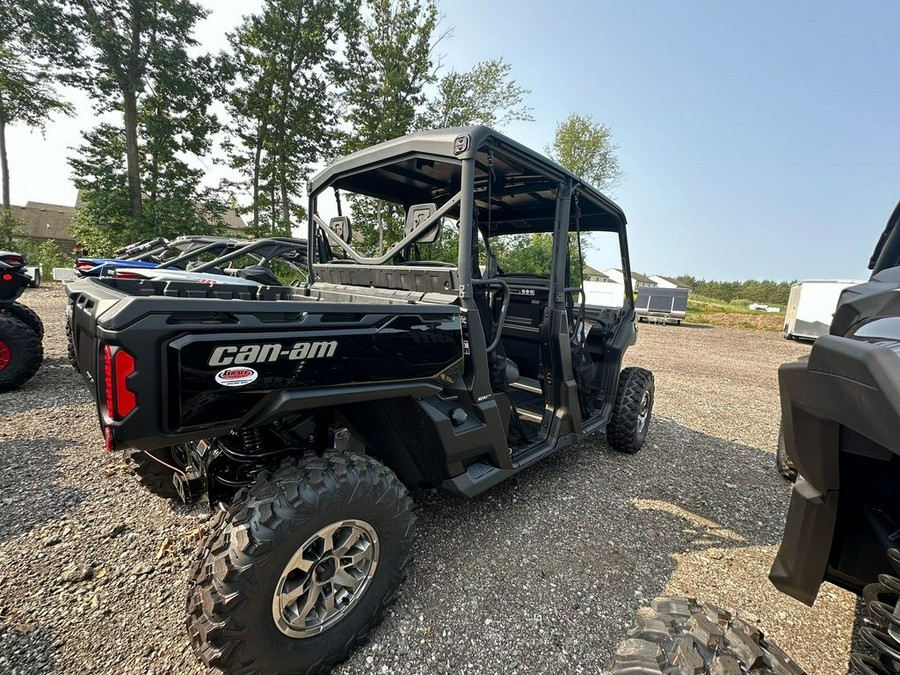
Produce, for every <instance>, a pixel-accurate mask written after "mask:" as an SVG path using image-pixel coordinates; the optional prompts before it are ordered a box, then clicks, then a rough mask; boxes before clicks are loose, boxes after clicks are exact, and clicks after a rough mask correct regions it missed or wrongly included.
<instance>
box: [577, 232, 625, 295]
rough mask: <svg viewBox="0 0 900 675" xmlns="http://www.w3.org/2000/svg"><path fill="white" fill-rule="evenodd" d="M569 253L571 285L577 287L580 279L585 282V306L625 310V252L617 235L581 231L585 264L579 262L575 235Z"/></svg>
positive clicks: (613, 233)
mask: <svg viewBox="0 0 900 675" xmlns="http://www.w3.org/2000/svg"><path fill="white" fill-rule="evenodd" d="M569 252H570V253H569V257H570V261H571V269H572V282H573V285H578V283H579V282H580V281H579V280H583V284H584V285H583V288H584V292H585V304H587V305H591V306H594V307H615V308H618V307H622V305H623V303H624V301H625V284H624V282H623V279H622V251H621V248H620V247H619V235H618V233H615V232H590V233H585V232H582V234H581V253H582V256H583V258H584V264H583V265H580V263H579V255H578V241H577V237H576V235H575V234H571V235H570V236H569ZM579 266H580V267H581V269H580V270H578V267H579ZM579 272H580V274H579ZM576 275H577V276H576Z"/></svg>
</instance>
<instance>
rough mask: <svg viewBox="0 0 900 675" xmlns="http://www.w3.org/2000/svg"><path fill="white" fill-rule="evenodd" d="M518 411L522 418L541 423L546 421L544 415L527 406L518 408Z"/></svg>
mask: <svg viewBox="0 0 900 675" xmlns="http://www.w3.org/2000/svg"><path fill="white" fill-rule="evenodd" d="M516 413H518V415H519V417H520V418H521V419H523V420H527V421H528V422H537V423H538V424H540V423H541V422H543V421H544V416H543V415H538V414H537V413H536V412H531V411H530V410H526V409H525V408H516Z"/></svg>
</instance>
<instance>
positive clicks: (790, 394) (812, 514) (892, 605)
mask: <svg viewBox="0 0 900 675" xmlns="http://www.w3.org/2000/svg"><path fill="white" fill-rule="evenodd" d="M898 221H900V204H898V205H897V208H896V209H895V210H894V212H893V214H892V215H891V218H890V220H889V221H888V224H887V227H886V228H885V230H884V232H883V234H882V235H881V238H880V239H879V241H878V245H877V247H876V249H875V253H874V254H873V256H872V259H871V260H870V262H869V269H871V270H872V277H871V279H870V280H869V282H868V283H865V284H861V285H858V286H853V287H850V288H848V289H846V290H845V291H844V292H843V294H842V295H841V298H840V300H839V302H838V306H837V310H836V311H835V314H834V319H833V320H832V323H831V328H830V334H829V335H825V336H822V337H820V338H819V339H818V340H816V342H815V344H814V345H813V348H812V351H811V353H810V355H809V360H808V361H798V362H795V363H787V364H785V365H783V366H781V368H780V370H779V384H780V388H781V412H782V426H783V432H784V434H783V436H784V450H785V451H786V456H787V457H789V458H790V459H791V460H792V462H793V465H794V466H795V467H796V471H797V474H798V476H797V479H796V482H795V483H794V486H793V491H792V493H791V504H790V510H789V511H788V517H787V524H786V525H785V531H784V537H783V539H782V542H781V548H780V549H779V551H778V555H777V557H776V559H775V562H774V565H773V566H772V571H771V573H770V575H769V576H770V579H771V580H772V582H773V583H774V584H775V586H777V587H778V588H779V589H780V590H781V591H783V592H784V593H787V594H788V595H791V596H793V597H795V598H797V599H798V600H801V601H803V602H805V603H807V604H810V605H811V604H812V603H813V601H814V600H815V598H816V595H817V594H818V591H819V587H820V585H821V584H822V582H823V581H830V582H832V583H834V584H836V585H838V586H841V587H843V588H846V589H849V590H850V591H853V592H854V593H858V594H860V595H861V596H862V597H863V598H864V599H865V602H866V605H867V608H868V611H869V614H870V618H869V620H868V622H867V625H865V626H863V627H861V629H860V633H859V637H860V638H861V641H862V643H863V644H866V645H868V647H869V648H870V652H871V653H869V654H856V655H854V656H853V658H852V661H853V664H854V666H855V667H856V668H857V669H858V670H859V672H860V673H865V674H867V675H872V674H882V673H891V674H896V673H898V672H900V605H898V602H897V599H898V592H900V551H898V548H900V546H898V543H897V542H898V538H900V495H898V492H897V487H898V485H900V226H898V224H897V223H898Z"/></svg>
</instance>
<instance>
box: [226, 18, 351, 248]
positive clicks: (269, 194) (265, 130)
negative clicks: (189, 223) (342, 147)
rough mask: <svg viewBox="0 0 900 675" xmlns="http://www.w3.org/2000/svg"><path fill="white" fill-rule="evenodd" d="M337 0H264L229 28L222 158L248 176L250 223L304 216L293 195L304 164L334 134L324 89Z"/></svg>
mask: <svg viewBox="0 0 900 675" xmlns="http://www.w3.org/2000/svg"><path fill="white" fill-rule="evenodd" d="M350 6H351V4H350V3H344V2H340V1H339V0H266V2H265V3H264V4H263V7H262V10H261V12H260V13H259V14H254V15H252V16H249V17H246V18H245V19H244V21H243V23H242V24H241V26H240V27H239V28H238V29H237V30H236V31H235V32H234V33H232V34H230V35H229V42H230V44H231V53H230V54H227V55H225V56H224V57H223V65H224V66H225V67H227V68H228V69H229V70H230V72H231V73H232V74H233V76H234V83H233V85H232V86H231V87H230V88H229V91H228V92H227V94H226V102H227V106H228V110H229V113H230V115H231V119H232V122H231V124H230V126H229V131H230V133H231V136H232V137H233V138H234V139H235V140H234V141H230V142H229V143H227V144H226V149H227V151H228V155H229V164H230V166H231V167H232V168H233V169H235V170H236V171H237V172H238V173H240V174H241V176H242V177H244V178H245V179H246V180H248V181H249V183H250V189H251V193H252V203H251V205H250V206H249V208H248V209H247V210H248V212H250V213H252V219H251V223H250V226H251V228H253V230H254V231H255V233H257V234H284V235H289V234H290V231H291V225H292V223H295V222H298V221H301V220H302V219H303V218H304V217H305V213H306V212H305V209H304V208H303V206H302V203H301V201H300V197H301V194H302V189H303V186H304V185H305V183H306V181H307V179H308V178H309V174H310V170H311V167H312V165H313V164H314V163H315V162H317V161H319V160H320V159H322V158H323V157H324V156H326V155H327V154H328V153H329V152H330V150H331V148H332V146H333V144H334V142H335V140H336V128H337V121H338V119H337V118H338V115H337V110H338V106H337V105H336V100H335V96H334V94H333V93H331V89H332V88H331V85H332V84H333V81H334V77H335V71H336V67H337V62H336V60H335V52H336V45H337V41H338V38H339V35H340V32H339V17H340V16H341V13H342V11H343V12H346V11H347V8H349V7H350Z"/></svg>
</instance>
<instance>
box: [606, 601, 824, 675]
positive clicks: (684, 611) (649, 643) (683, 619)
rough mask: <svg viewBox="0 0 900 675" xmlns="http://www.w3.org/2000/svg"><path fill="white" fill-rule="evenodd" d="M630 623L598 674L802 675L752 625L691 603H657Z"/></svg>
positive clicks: (637, 614) (721, 612)
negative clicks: (610, 660) (608, 661)
mask: <svg viewBox="0 0 900 675" xmlns="http://www.w3.org/2000/svg"><path fill="white" fill-rule="evenodd" d="M635 620H636V626H635V627H634V628H633V629H631V630H630V631H629V632H628V634H627V637H626V639H625V640H623V641H622V643H621V644H620V645H619V647H618V649H617V650H616V653H615V656H614V657H613V659H612V663H611V664H610V666H609V668H608V670H607V671H606V672H605V673H604V674H603V675H662V674H670V673H704V674H707V675H709V674H713V673H723V674H725V673H734V674H735V675H738V674H739V673H754V675H765V674H766V673H776V674H777V675H806V674H805V671H804V670H803V669H802V668H801V667H800V666H799V665H797V663H795V662H794V661H793V660H792V659H791V658H790V657H789V656H788V655H787V654H785V653H784V652H783V651H782V650H781V649H780V648H779V647H778V645H776V644H775V643H774V642H771V641H770V640H767V639H766V638H765V636H764V635H763V634H762V631H760V630H759V629H758V628H756V626H754V625H752V624H749V623H747V622H745V621H742V620H741V619H738V618H735V617H733V616H732V615H731V614H730V613H728V612H726V611H724V610H721V609H719V608H717V607H714V606H713V605H701V604H700V603H698V602H697V601H696V600H694V599H693V598H681V597H662V598H656V599H655V600H654V601H653V603H652V604H651V606H650V607H643V608H641V609H639V610H638V611H637V612H636V613H635Z"/></svg>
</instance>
